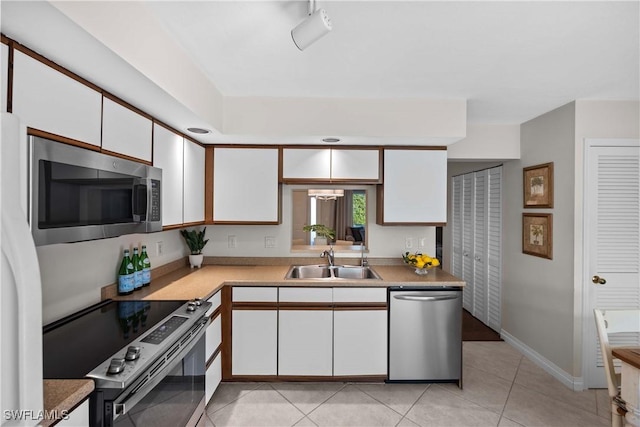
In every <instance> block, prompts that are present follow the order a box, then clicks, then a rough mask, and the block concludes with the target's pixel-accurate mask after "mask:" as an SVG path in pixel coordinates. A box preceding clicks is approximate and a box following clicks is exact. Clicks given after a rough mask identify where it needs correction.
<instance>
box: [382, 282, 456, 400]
mask: <svg viewBox="0 0 640 427" xmlns="http://www.w3.org/2000/svg"><path fill="white" fill-rule="evenodd" d="M388 306H389V362H388V363H389V373H388V375H389V377H388V381H389V382H457V383H458V386H459V387H461V388H462V291H461V288H453V287H434V286H429V287H411V286H398V287H390V288H389V291H388Z"/></svg>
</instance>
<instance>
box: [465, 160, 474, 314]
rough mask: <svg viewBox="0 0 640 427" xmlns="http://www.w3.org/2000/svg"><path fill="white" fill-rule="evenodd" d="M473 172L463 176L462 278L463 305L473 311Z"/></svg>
mask: <svg viewBox="0 0 640 427" xmlns="http://www.w3.org/2000/svg"><path fill="white" fill-rule="evenodd" d="M473 223H474V220H473V174H472V173H468V174H466V175H463V177H462V280H464V281H465V282H467V284H466V286H465V287H464V291H463V292H462V306H463V307H464V308H465V309H466V310H467V311H469V312H470V313H473V298H474V294H475V283H473Z"/></svg>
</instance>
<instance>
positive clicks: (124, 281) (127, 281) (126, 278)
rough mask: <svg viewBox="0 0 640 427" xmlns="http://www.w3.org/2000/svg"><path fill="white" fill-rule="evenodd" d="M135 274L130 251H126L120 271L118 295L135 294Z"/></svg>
mask: <svg viewBox="0 0 640 427" xmlns="http://www.w3.org/2000/svg"><path fill="white" fill-rule="evenodd" d="M134 272H135V270H134V268H133V263H132V262H131V258H129V249H125V250H124V256H123V257H122V263H120V270H119V271H118V295H129V294H130V293H132V292H133V289H134V287H135V282H134Z"/></svg>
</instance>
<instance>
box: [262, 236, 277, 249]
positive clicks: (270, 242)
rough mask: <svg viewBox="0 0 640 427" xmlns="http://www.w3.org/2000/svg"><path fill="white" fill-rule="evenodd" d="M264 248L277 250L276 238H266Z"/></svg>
mask: <svg viewBox="0 0 640 427" xmlns="http://www.w3.org/2000/svg"><path fill="white" fill-rule="evenodd" d="M264 247H265V248H275V247H276V237H275V236H265V238H264Z"/></svg>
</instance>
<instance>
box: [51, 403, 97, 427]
mask: <svg viewBox="0 0 640 427" xmlns="http://www.w3.org/2000/svg"><path fill="white" fill-rule="evenodd" d="M88 425H89V399H86V400H85V401H84V402H82V403H81V404H80V405H79V406H78V407H76V408H75V409H74V410H73V411H71V412H69V413H68V414H67V417H66V418H64V419H62V420H61V421H60V422H59V423H57V424H56V426H59V427H76V426H88Z"/></svg>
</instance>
